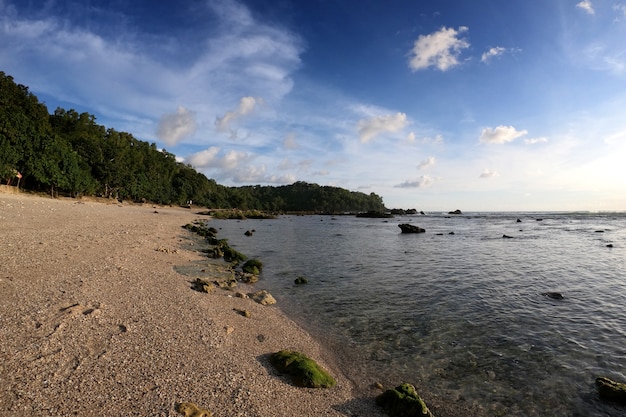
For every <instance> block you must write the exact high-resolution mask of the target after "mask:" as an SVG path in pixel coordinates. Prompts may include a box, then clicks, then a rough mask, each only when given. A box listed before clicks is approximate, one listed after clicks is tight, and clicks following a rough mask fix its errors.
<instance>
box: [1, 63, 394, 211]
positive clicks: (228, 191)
mask: <svg viewBox="0 0 626 417" xmlns="http://www.w3.org/2000/svg"><path fill="white" fill-rule="evenodd" d="M19 176H21V178H18V177H19ZM18 181H19V185H20V187H21V188H24V189H28V190H33V191H42V192H43V191H45V192H48V193H51V194H52V195H58V194H63V195H69V196H72V197H77V196H99V197H110V198H118V199H127V200H132V201H150V202H154V203H159V204H184V203H185V202H187V201H189V200H193V202H194V204H197V205H201V206H205V207H211V208H240V209H258V210H271V211H314V212H321V211H323V212H344V211H369V210H379V211H381V210H384V205H383V201H382V198H381V197H379V196H377V195H376V194H374V193H372V194H369V195H367V194H363V193H359V192H351V191H348V190H345V189H342V188H338V187H326V186H319V185H317V184H308V183H305V182H297V183H295V184H292V185H287V186H280V187H269V186H259V185H257V186H245V187H226V186H223V185H220V184H217V183H216V182H215V181H214V180H212V179H209V178H207V177H206V176H205V175H203V174H201V173H199V172H197V171H196V170H195V169H194V168H193V167H191V166H190V165H188V164H184V163H181V162H178V161H176V158H175V155H173V154H171V153H169V152H167V151H166V150H159V149H157V147H156V145H155V144H154V143H148V142H145V141H141V140H137V139H135V138H134V137H133V135H132V134H130V133H125V132H118V131H116V130H115V129H112V128H106V127H105V126H101V125H99V124H97V123H96V118H95V117H94V116H93V115H90V114H88V113H80V114H79V113H78V112H76V111H75V110H64V109H61V108H57V109H56V110H55V112H54V113H53V114H50V113H49V112H48V109H47V107H46V106H45V105H44V104H43V103H40V102H39V100H38V99H37V97H36V96H35V95H34V94H32V93H31V92H29V90H28V87H26V86H23V85H21V84H16V83H15V82H14V81H13V77H11V76H8V75H5V73H4V72H0V183H13V184H16V183H18Z"/></svg>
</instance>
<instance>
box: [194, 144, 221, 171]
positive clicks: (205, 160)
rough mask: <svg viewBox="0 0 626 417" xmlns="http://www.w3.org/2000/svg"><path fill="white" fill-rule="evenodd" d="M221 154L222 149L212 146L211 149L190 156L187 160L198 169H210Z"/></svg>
mask: <svg viewBox="0 0 626 417" xmlns="http://www.w3.org/2000/svg"><path fill="white" fill-rule="evenodd" d="M219 152H220V148H218V147H217V146H212V147H210V148H209V149H205V150H203V151H200V152H196V153H194V154H192V155H189V156H188V157H187V158H185V160H186V161H187V162H188V163H190V164H191V165H193V166H194V167H196V168H208V167H211V166H213V164H214V162H215V161H216V160H217V154H218V153H219Z"/></svg>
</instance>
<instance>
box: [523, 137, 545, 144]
mask: <svg viewBox="0 0 626 417" xmlns="http://www.w3.org/2000/svg"><path fill="white" fill-rule="evenodd" d="M547 141H548V138H544V137H541V138H528V139H524V143H525V144H526V145H536V144H538V143H546V142H547Z"/></svg>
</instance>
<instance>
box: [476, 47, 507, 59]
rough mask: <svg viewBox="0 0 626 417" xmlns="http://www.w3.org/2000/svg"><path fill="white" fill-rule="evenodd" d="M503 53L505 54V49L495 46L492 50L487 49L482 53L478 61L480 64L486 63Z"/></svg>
mask: <svg viewBox="0 0 626 417" xmlns="http://www.w3.org/2000/svg"><path fill="white" fill-rule="evenodd" d="M505 52H506V48H503V47H501V46H496V47H494V48H489V50H488V51H487V52H484V53H483V55H482V56H481V58H480V61H481V62H487V61H489V60H490V59H491V58H493V57H495V56H499V55H502V54H503V53H505Z"/></svg>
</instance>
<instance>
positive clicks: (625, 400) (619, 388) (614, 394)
mask: <svg viewBox="0 0 626 417" xmlns="http://www.w3.org/2000/svg"><path fill="white" fill-rule="evenodd" d="M596 386H597V387H598V394H599V395H600V398H602V399H603V400H608V401H615V402H618V403H620V404H626V383H621V382H615V381H613V380H611V379H609V378H605V377H599V378H596Z"/></svg>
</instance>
